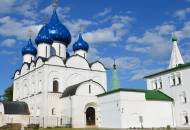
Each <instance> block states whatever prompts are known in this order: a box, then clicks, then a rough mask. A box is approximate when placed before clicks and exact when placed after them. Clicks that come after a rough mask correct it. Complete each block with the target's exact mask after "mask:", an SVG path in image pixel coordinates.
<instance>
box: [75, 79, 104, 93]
mask: <svg viewBox="0 0 190 130" xmlns="http://www.w3.org/2000/svg"><path fill="white" fill-rule="evenodd" d="M105 92H106V91H105V89H104V87H103V86H102V85H100V84H99V83H97V82H95V81H93V80H89V81H86V82H84V83H82V84H80V86H79V87H78V88H77V90H76V93H75V94H76V95H93V96H95V95H98V94H102V93H105Z"/></svg>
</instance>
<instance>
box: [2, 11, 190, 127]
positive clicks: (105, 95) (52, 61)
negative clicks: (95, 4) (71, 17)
mask: <svg viewBox="0 0 190 130" xmlns="http://www.w3.org/2000/svg"><path fill="white" fill-rule="evenodd" d="M70 42H71V34H70V32H69V30H68V29H67V28H66V27H65V26H64V25H63V24H62V23H61V21H60V20H59V18H58V15H57V13H56V9H54V10H53V13H52V16H51V18H50V21H49V23H48V24H45V25H44V26H43V27H42V28H41V30H40V31H39V33H38V35H37V37H36V39H35V43H36V45H37V49H36V48H35V47H34V46H33V43H32V40H31V39H29V40H28V43H27V45H26V46H25V47H24V48H23V49H22V55H23V65H22V66H21V67H20V69H18V70H17V71H16V72H15V74H14V78H13V84H14V87H13V89H14V91H13V101H12V102H5V101H3V102H0V126H2V125H5V124H6V123H21V124H23V125H27V124H40V126H41V127H55V126H60V127H61V126H62V127H65V126H72V127H80V128H82V127H100V128H142V127H144V128H154V127H155V128H158V127H167V126H168V127H169V126H170V127H190V125H189V113H190V103H189V99H190V97H189V95H190V88H189V86H188V85H189V83H190V82H189V80H188V78H189V75H190V69H189V67H190V64H184V62H183V59H182V57H181V54H180V51H179V49H178V46H177V39H176V37H173V51H172V57H171V62H170V65H169V69H167V70H165V71H162V72H159V73H156V74H152V75H149V76H146V77H145V78H146V79H147V86H148V90H138V89H126V88H125V89H124V88H120V85H119V84H120V83H119V78H118V76H117V71H116V65H115V64H114V67H113V76H112V77H113V79H112V83H111V84H112V85H111V86H112V87H111V88H112V89H111V90H110V91H107V73H106V68H105V67H104V65H103V64H102V63H101V62H99V61H95V62H93V63H89V61H88V60H87V56H88V50H89V45H88V43H87V42H86V41H84V40H83V38H82V34H81V33H80V34H79V37H78V40H77V41H76V42H75V43H74V44H73V51H74V54H73V55H70V54H69V52H68V51H67V48H68V46H69V44H70Z"/></svg>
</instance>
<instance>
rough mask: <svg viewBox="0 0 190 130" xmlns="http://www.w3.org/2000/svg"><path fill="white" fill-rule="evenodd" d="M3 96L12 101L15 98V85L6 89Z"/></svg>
mask: <svg viewBox="0 0 190 130" xmlns="http://www.w3.org/2000/svg"><path fill="white" fill-rule="evenodd" d="M3 98H4V100H5V101H12V100H13V85H11V86H10V87H8V88H7V89H5V92H4V94H3Z"/></svg>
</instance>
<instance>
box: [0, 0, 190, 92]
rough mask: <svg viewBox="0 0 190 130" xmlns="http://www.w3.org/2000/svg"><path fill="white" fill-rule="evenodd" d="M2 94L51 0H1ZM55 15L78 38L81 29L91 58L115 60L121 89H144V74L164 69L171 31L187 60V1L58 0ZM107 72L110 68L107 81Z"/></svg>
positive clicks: (189, 10) (45, 16) (189, 51)
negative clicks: (29, 36)
mask: <svg viewBox="0 0 190 130" xmlns="http://www.w3.org/2000/svg"><path fill="white" fill-rule="evenodd" d="M0 8H1V10H0V40H1V42H0V59H1V60H0V72H1V73H0V94H2V93H3V91H4V89H5V88H6V87H7V86H9V85H10V84H11V82H12V80H11V77H12V76H13V74H14V71H15V70H16V69H18V68H19V67H20V66H21V64H22V55H21V49H22V47H23V46H24V45H25V44H26V43H27V39H28V31H29V30H32V31H33V35H32V38H33V39H35V36H36V34H37V33H38V31H39V29H40V27H41V26H42V24H43V23H45V22H47V21H48V19H49V18H50V16H51V12H52V7H51V0H46V1H45V0H27V1H26V0H1V1H0ZM57 12H58V15H59V17H60V19H61V21H62V22H63V24H64V25H65V26H66V27H67V28H68V29H69V30H70V32H71V34H72V43H71V44H70V46H69V48H68V49H69V51H70V53H73V52H72V44H73V42H74V41H76V38H77V35H78V32H79V31H80V28H83V30H84V34H83V37H84V39H85V40H86V41H88V42H89V45H90V50H89V60H90V61H94V60H96V59H98V60H100V61H102V62H103V63H104V64H105V65H106V66H107V67H108V68H110V69H111V67H112V64H113V59H114V58H115V59H116V63H117V66H118V74H119V77H120V80H121V84H122V87H129V88H146V82H145V80H143V76H145V75H147V74H150V73H152V72H156V71H160V70H163V69H166V68H167V67H168V64H169V59H170V54H171V47H172V44H171V34H172V33H173V32H175V33H176V34H177V36H178V39H179V47H180V50H181V53H182V55H183V58H184V60H185V61H186V62H188V61H190V57H189V54H190V46H189V41H190V21H189V16H190V0H159V1H158V0H157V1H155V0H154V1H153V0H59V1H58V8H57ZM110 79H111V70H109V71H108V84H109V81H110Z"/></svg>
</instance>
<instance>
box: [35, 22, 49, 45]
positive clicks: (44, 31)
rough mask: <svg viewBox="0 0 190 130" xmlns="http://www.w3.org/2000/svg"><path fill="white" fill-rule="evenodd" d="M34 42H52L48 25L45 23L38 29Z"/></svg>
mask: <svg viewBox="0 0 190 130" xmlns="http://www.w3.org/2000/svg"><path fill="white" fill-rule="evenodd" d="M35 42H36V44H37V45H38V44H40V43H47V44H50V45H51V44H52V43H53V39H52V38H51V36H50V34H49V27H48V25H47V24H45V25H44V26H43V27H42V28H41V29H40V31H39V33H38V36H37V37H36V39H35Z"/></svg>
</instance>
